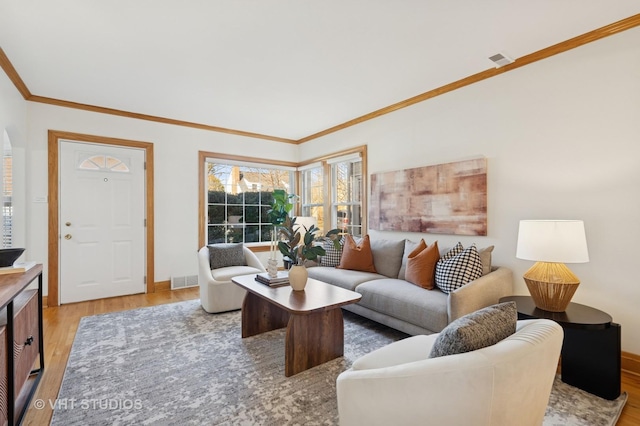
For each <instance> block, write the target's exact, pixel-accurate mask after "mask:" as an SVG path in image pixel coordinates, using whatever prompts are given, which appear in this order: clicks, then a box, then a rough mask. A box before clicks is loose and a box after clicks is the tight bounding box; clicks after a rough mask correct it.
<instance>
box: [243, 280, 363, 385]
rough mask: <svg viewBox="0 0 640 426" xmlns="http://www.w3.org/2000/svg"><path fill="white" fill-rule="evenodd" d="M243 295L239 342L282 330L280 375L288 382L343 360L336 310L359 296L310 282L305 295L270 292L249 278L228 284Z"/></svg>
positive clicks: (278, 289)
mask: <svg viewBox="0 0 640 426" xmlns="http://www.w3.org/2000/svg"><path fill="white" fill-rule="evenodd" d="M231 280H232V281H233V282H234V283H235V284H237V285H239V286H240V287H242V288H244V289H245V290H247V295H246V296H245V298H244V302H243V304H242V337H243V338H245V337H250V336H255V335H256V334H260V333H264V332H267V331H271V330H276V329H279V328H283V327H287V333H286V338H285V361H284V375H285V376H287V377H289V376H293V375H294V374H298V373H300V372H301V371H304V370H307V369H309V368H311V367H315V366H316V365H320V364H322V363H325V362H327V361H331V360H332V359H335V358H338V357H341V356H342V355H343V354H344V320H343V318H342V309H340V307H341V306H344V305H348V304H350V303H356V302H357V301H358V300H360V299H361V298H362V295H361V294H360V293H356V292H354V291H351V290H347V289H344V288H341V287H337V286H333V285H331V284H327V283H324V282H322V281H318V280H315V279H313V278H309V280H308V281H307V286H306V287H305V289H304V291H294V290H293V289H292V288H291V287H290V286H288V285H286V286H282V287H269V286H268V285H265V284H262V283H260V282H257V281H256V280H255V276H254V275H243V276H239V277H234V278H232V279H231Z"/></svg>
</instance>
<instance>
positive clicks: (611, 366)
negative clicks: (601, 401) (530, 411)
mask: <svg viewBox="0 0 640 426" xmlns="http://www.w3.org/2000/svg"><path fill="white" fill-rule="evenodd" d="M510 301H513V302H516V305H517V309H518V319H538V318H544V319H550V320H553V321H555V322H557V323H558V324H560V325H561V326H562V329H563V330H564V341H563V343H562V352H561V373H562V381H563V382H565V383H567V384H569V385H571V386H575V387H577V388H580V389H582V390H585V391H587V392H589V393H592V394H594V395H597V396H599V397H601V398H605V399H608V400H613V399H616V398H617V397H618V396H620V369H621V360H620V357H621V343H620V341H621V337H620V336H621V327H620V324H616V323H614V322H613V321H612V318H611V316H610V315H609V314H607V313H606V312H602V311H600V310H598V309H595V308H592V307H590V306H586V305H580V304H578V303H569V306H567V309H566V311H564V312H549V311H545V310H542V309H540V308H538V307H536V305H535V303H534V302H533V299H532V298H531V297H530V296H508V297H503V298H501V299H500V302H510Z"/></svg>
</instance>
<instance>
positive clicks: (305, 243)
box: [278, 216, 340, 290]
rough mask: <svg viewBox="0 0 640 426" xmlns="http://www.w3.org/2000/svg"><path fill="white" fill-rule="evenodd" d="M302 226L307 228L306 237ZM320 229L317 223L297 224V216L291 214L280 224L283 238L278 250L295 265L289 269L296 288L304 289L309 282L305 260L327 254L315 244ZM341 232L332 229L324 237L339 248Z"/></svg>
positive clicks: (292, 285)
mask: <svg viewBox="0 0 640 426" xmlns="http://www.w3.org/2000/svg"><path fill="white" fill-rule="evenodd" d="M300 227H302V228H304V230H305V234H304V237H302V234H301V233H300ZM318 231H319V228H318V227H316V226H315V225H311V227H309V228H307V227H306V226H304V225H296V218H295V217H293V218H292V217H290V216H287V217H286V218H285V220H284V223H283V224H282V225H281V226H280V231H279V235H280V236H281V237H283V238H282V239H281V240H280V241H278V250H280V253H282V255H283V256H285V257H288V258H289V259H290V261H291V263H292V265H293V266H292V267H291V269H290V270H289V283H290V284H291V287H292V288H293V289H294V290H304V287H305V285H306V284H307V278H308V273H307V269H306V267H305V265H304V261H305V260H316V259H317V258H318V256H324V255H325V254H326V252H325V250H324V248H323V247H322V245H321V244H314V242H315V241H317V240H318V238H317V237H316V232H318ZM339 233H340V230H339V229H332V230H330V231H329V232H327V233H326V234H325V237H324V238H328V239H330V240H331V241H333V244H334V245H335V246H336V248H338V247H339V246H340V241H339V238H338V237H339Z"/></svg>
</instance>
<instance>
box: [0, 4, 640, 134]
mask: <svg viewBox="0 0 640 426" xmlns="http://www.w3.org/2000/svg"><path fill="white" fill-rule="evenodd" d="M638 13H640V2H638V1H637V0H588V1H585V0H536V1H532V0H526V1H525V0H483V1H478V0H449V1H444V0H437V1H436V0H402V1H392V0H323V1H320V0H317V1H311V0H224V1H223V0H191V1H178V0H138V1H130V0H108V1H106V0H105V1H95V0H93V1H91V0H59V1H50V0H20V1H18V0H0V48H2V49H3V50H4V53H5V54H6V56H7V58H8V59H9V61H10V62H11V64H13V67H14V68H15V70H16V71H17V73H18V75H19V76H20V77H21V78H22V80H23V81H24V83H25V84H26V86H27V88H28V90H29V91H30V92H31V94H33V95H37V96H41V97H47V98H54V99H59V100H63V101H69V102H76V103H81V104H87V105H93V106H99V107H105V108H112V109H116V110H123V111H128V112H133V113H139V114H147V115H151V116H156V117H165V118H170V119H175V120H183V121H187V122H193V123H200V124H203V125H207V126H217V127H222V128H225V129H235V130H240V131H244V132H252V133H258V134H261V135H268V136H275V137H279V138H285V139H291V140H299V139H302V138H305V137H307V136H309V135H312V134H315V133H317V132H320V131H323V130H325V129H327V128H330V127H333V126H336V125H339V124H341V123H344V122H347V121H349V120H352V119H354V118H357V117H360V116H363V115H366V114H369V113H371V112H373V111H376V110H378V109H381V108H384V107H387V106H388V105H391V104H394V103H397V102H401V101H403V100H405V99H408V98H411V97H413V96H416V95H419V94H421V93H424V92H428V91H430V90H432V89H435V88H438V87H441V86H443V85H446V84H448V83H451V82H454V81H457V80H459V79H462V78H464V77H467V76H470V75H473V74H476V73H478V72H481V71H484V70H487V69H490V68H493V63H492V62H491V61H490V60H489V59H488V57H489V56H492V55H494V54H496V53H499V52H504V53H506V54H508V55H510V56H512V57H513V58H516V60H517V58H520V57H522V56H524V55H527V54H530V53H533V52H536V51H538V50H540V49H543V48H546V47H548V46H551V45H554V44H556V43H559V42H562V41H565V40H567V39H570V38H572V37H575V36H578V35H581V34H584V33H587V32H589V31H592V30H595V29H597V28H600V27H603V26H605V25H608V24H611V23H613V22H615V21H618V20H621V19H624V18H627V17H630V16H632V15H636V14H638Z"/></svg>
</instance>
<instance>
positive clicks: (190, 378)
mask: <svg viewBox="0 0 640 426" xmlns="http://www.w3.org/2000/svg"><path fill="white" fill-rule="evenodd" d="M344 317H345V355H344V357H343V358H338V359H335V360H333V361H330V362H328V363H325V364H322V365H320V366H318V367H315V368H313V369H311V370H307V371H305V372H302V373H300V374H297V375H295V376H293V377H289V378H287V377H285V376H284V330H276V331H272V332H269V333H264V334H262V335H258V336H254V337H251V338H248V339H241V338H240V313H239V312H231V313H226V314H217V315H211V314H207V313H206V312H204V311H203V310H202V309H201V308H200V305H199V301H198V300H193V301H187V302H180V303H174V304H169V305H161V306H155V307H151V308H141V309H134V310H131V311H125V312H116V313H110V314H104V315H96V316H91V317H85V318H82V320H81V322H80V326H79V327H78V332H77V334H76V337H75V340H74V343H73V347H72V349H71V354H70V355H69V361H68V364H67V368H66V370H65V374H64V379H63V381H62V386H61V388H60V393H59V396H58V402H57V404H56V406H55V409H54V414H53V418H52V421H51V424H52V425H64V426H70V425H83V426H84V425H107V424H109V425H112V424H123V425H132V424H141V425H145V424H149V425H185V424H189V425H202V424H207V425H217V424H225V425H226V424H242V425H253V424H259V425H282V424H292V425H293V424H305V425H333V424H337V423H338V414H337V407H336V397H335V381H336V377H337V376H338V374H340V372H342V371H343V370H345V369H347V368H348V367H349V366H350V365H351V364H352V362H353V361H354V360H355V359H357V358H358V357H360V356H362V355H364V354H365V353H368V352H370V351H372V350H374V349H376V348H379V347H382V346H384V345H387V344H389V343H391V342H393V341H395V340H398V339H400V338H403V337H406V335H404V334H403V333H400V332H398V331H395V330H392V329H389V328H387V327H385V326H382V325H379V324H377V323H374V322H371V321H368V320H366V319H364V318H361V317H359V316H357V315H353V314H350V313H349V312H345V315H344ZM625 401H626V395H623V396H622V397H621V398H619V399H618V400H616V401H613V402H610V401H605V400H602V399H600V398H597V397H594V396H591V395H590V394H587V393H585V392H582V391H579V390H577V389H575V388H573V387H571V386H568V385H565V384H564V383H562V382H561V381H557V383H556V384H555V385H554V391H553V394H552V398H551V403H550V407H549V409H548V410H547V415H546V418H545V425H549V426H550V425H563V426H565V425H613V424H615V421H616V420H617V418H618V416H619V413H620V411H621V410H622V407H623V405H624V402H625Z"/></svg>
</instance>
